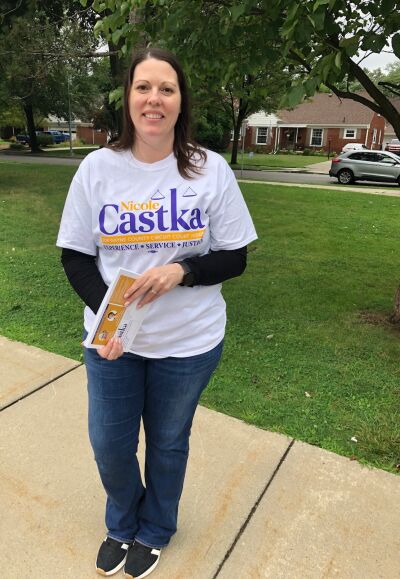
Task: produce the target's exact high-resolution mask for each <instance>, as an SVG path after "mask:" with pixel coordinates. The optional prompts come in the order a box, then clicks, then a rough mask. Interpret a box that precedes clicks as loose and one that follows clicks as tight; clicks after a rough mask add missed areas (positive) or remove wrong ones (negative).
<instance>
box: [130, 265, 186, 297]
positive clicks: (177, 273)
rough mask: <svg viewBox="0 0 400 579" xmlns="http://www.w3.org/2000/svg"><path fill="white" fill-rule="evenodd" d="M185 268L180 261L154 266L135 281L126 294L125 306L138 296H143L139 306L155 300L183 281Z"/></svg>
mask: <svg viewBox="0 0 400 579" xmlns="http://www.w3.org/2000/svg"><path fill="white" fill-rule="evenodd" d="M184 273H185V272H184V269H183V267H182V266H181V265H179V263H170V264H168V265H162V266H160V267H152V268H151V269H148V270H147V271H146V272H145V273H144V274H143V275H141V276H140V277H138V278H137V280H136V281H135V283H133V284H132V285H131V287H130V288H129V289H128V290H127V292H126V293H125V294H124V299H126V302H125V304H124V305H125V306H129V304H131V303H132V302H134V301H135V300H136V299H137V298H140V297H141V298H142V299H141V300H140V301H139V303H138V305H137V306H136V307H137V308H141V307H142V306H144V305H146V304H150V303H151V302H154V300H156V299H157V298H159V297H160V296H162V295H163V294H165V293H167V292H169V291H170V290H171V289H173V288H174V287H176V286H177V285H178V284H180V283H181V281H182V280H183V276H184Z"/></svg>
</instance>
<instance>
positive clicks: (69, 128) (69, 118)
mask: <svg viewBox="0 0 400 579" xmlns="http://www.w3.org/2000/svg"><path fill="white" fill-rule="evenodd" d="M67 94H68V131H69V154H70V155H71V157H73V155H74V151H73V150H72V128H71V98H70V94H69V75H68V76H67Z"/></svg>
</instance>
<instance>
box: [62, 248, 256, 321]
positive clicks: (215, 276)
mask: <svg viewBox="0 0 400 579" xmlns="http://www.w3.org/2000/svg"><path fill="white" fill-rule="evenodd" d="M183 261H184V262H185V264H187V265H188V266H189V268H190V270H191V271H192V272H193V274H194V283H193V285H214V284H217V283H221V282H223V281H226V280H227V279H230V278H231V277H236V276H238V275H241V274H242V273H243V272H244V270H245V269H246V263H247V246H244V247H241V248H239V249H233V250H222V251H211V252H210V253H207V254H206V255H201V256H196V257H190V258H187V259H184V260H183ZM61 262H62V264H63V267H64V270H65V273H66V275H67V278H68V280H69V282H70V284H71V285H72V287H73V288H74V290H75V291H76V293H77V294H78V296H79V297H80V298H81V299H82V300H83V302H84V303H85V304H86V305H87V306H89V308H90V309H91V310H92V311H93V312H94V313H96V312H97V310H98V309H99V307H100V304H101V302H102V301H103V298H104V296H105V294H106V292H107V289H108V287H107V285H106V283H105V282H104V280H103V278H102V277H101V274H100V271H99V269H98V267H97V265H96V257H95V256H93V255H88V254H86V253H82V252H80V251H75V250H73V249H66V248H63V250H62V253H61Z"/></svg>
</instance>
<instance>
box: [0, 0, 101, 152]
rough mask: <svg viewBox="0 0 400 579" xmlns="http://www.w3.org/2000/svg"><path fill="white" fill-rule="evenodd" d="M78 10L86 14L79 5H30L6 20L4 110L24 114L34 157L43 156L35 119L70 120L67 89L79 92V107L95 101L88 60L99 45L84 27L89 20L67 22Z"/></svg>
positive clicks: (0, 40) (0, 73) (2, 36)
mask: <svg viewBox="0 0 400 579" xmlns="http://www.w3.org/2000/svg"><path fill="white" fill-rule="evenodd" d="M74 4H75V9H77V8H79V10H82V7H81V5H80V3H77V2H72V1H69V2H67V1H65V2H63V1H62V0H57V1H55V2H53V3H48V2H44V1H43V0H40V1H39V0H28V1H27V2H24V3H19V4H18V3H17V6H16V8H17V9H15V10H11V9H10V10H8V11H6V12H3V13H2V16H1V20H0V56H1V58H0V84H1V90H0V96H1V99H2V103H3V107H2V108H3V109H4V105H5V103H6V104H7V105H8V106H9V107H10V106H11V107H13V106H18V107H20V108H21V109H22V110H23V113H24V115H25V123H26V126H27V130H28V134H29V138H30V144H31V149H32V151H33V152H37V151H39V150H40V148H39V145H38V142H37V137H36V123H35V116H37V115H39V116H40V117H45V116H47V115H49V114H54V115H57V116H60V117H61V116H64V117H67V116H68V92H69V90H68V84H70V85H72V86H74V88H75V92H77V91H78V92H80V99H79V103H80V105H82V104H83V103H85V99H86V100H87V99H91V96H92V95H91V94H90V92H88V91H87V90H85V89H84V88H83V85H85V84H86V85H87V82H88V78H89V76H90V61H89V60H88V58H87V55H90V54H91V53H92V52H93V51H94V48H95V46H96V41H95V39H94V36H93V34H91V33H90V30H89V28H88V26H86V25H83V24H82V22H85V19H83V20H82V21H81V20H80V19H79V18H78V19H71V18H68V14H69V11H71V10H72V9H73V7H74V6H73V5H74ZM20 5H21V7H20ZM22 8H23V9H22ZM86 24H87V22H86ZM88 30H89V31H88ZM81 56H84V58H81Z"/></svg>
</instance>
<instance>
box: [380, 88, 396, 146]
mask: <svg viewBox="0 0 400 579" xmlns="http://www.w3.org/2000/svg"><path fill="white" fill-rule="evenodd" d="M390 102H391V103H392V105H393V106H394V107H395V108H396V109H397V110H398V111H400V98H392V99H390ZM392 139H398V136H397V135H396V133H395V132H394V128H393V127H392V125H391V124H390V123H389V122H388V121H386V123H385V134H384V137H383V148H385V147H386V145H387V144H388V143H390V141H391V140H392Z"/></svg>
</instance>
